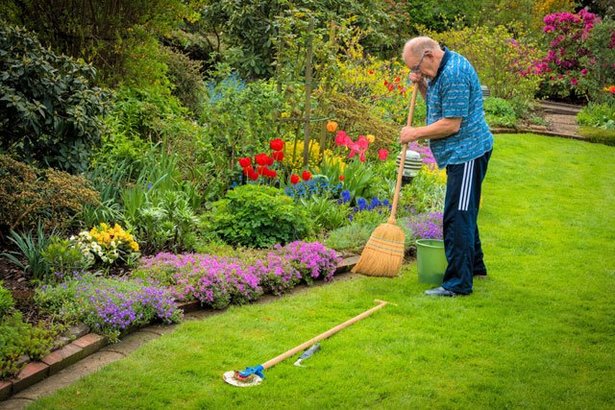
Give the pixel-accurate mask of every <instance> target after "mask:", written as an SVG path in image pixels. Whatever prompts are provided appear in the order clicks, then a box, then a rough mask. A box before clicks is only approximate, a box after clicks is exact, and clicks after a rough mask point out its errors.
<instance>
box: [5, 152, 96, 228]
mask: <svg viewBox="0 0 615 410" xmlns="http://www.w3.org/2000/svg"><path fill="white" fill-rule="evenodd" d="M98 201H99V196H98V193H97V192H96V191H94V190H92V189H91V188H90V187H89V185H88V182H87V181H86V180H85V178H83V177H80V176H74V175H70V174H67V173H66V172H62V171H54V170H52V169H47V170H40V169H37V168H34V167H32V166H30V165H26V164H24V163H21V162H18V161H15V160H14V159H12V158H10V157H9V156H7V155H3V154H0V214H2V216H3V218H2V221H0V231H5V230H7V229H16V230H28V229H32V228H34V227H36V225H37V223H38V221H39V220H41V221H43V225H44V226H45V227H46V228H49V227H50V226H54V227H56V228H58V229H62V228H66V227H68V226H69V225H70V224H71V223H72V220H71V218H72V217H73V215H75V214H77V213H78V212H80V211H81V210H82V209H83V206H84V205H86V204H97V203H98Z"/></svg>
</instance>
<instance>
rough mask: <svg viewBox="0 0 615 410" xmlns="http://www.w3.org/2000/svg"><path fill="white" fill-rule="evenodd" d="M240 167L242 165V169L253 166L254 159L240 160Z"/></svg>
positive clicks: (245, 158)
mask: <svg viewBox="0 0 615 410" xmlns="http://www.w3.org/2000/svg"><path fill="white" fill-rule="evenodd" d="M239 165H241V167H242V168H246V167H249V166H250V165H252V159H251V158H250V157H244V158H239Z"/></svg>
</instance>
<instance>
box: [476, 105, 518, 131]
mask: <svg viewBox="0 0 615 410" xmlns="http://www.w3.org/2000/svg"><path fill="white" fill-rule="evenodd" d="M483 108H484V110H485V119H486V120H487V123H488V124H489V125H490V126H492V127H511V128H512V127H514V126H515V125H516V124H517V115H516V113H515V109H514V108H513V106H512V104H511V103H509V102H508V101H507V100H505V99H503V98H498V97H487V98H485V100H484V101H483Z"/></svg>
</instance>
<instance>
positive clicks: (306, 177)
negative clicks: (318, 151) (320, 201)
mask: <svg viewBox="0 0 615 410" xmlns="http://www.w3.org/2000/svg"><path fill="white" fill-rule="evenodd" d="M310 179H312V173H311V172H310V171H307V170H306V171H303V172H302V173H301V178H299V175H297V174H292V175H291V176H290V183H291V184H293V185H295V184H298V183H299V181H301V180H304V181H309V180H310Z"/></svg>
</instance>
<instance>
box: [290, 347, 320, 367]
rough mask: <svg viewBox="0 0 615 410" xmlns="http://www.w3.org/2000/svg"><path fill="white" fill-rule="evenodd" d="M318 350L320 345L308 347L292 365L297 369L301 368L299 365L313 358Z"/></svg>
mask: <svg viewBox="0 0 615 410" xmlns="http://www.w3.org/2000/svg"><path fill="white" fill-rule="evenodd" d="M319 350H320V343H316V344H315V345H314V346H312V347H310V348H309V349H307V350H306V351H305V352H303V354H302V355H301V356H299V358H298V359H297V361H296V362H295V363H294V365H295V366H297V367H302V366H303V365H302V364H301V363H303V361H304V360H307V359H309V358H310V357H312V356H314V353H316V352H317V351H319Z"/></svg>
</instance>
